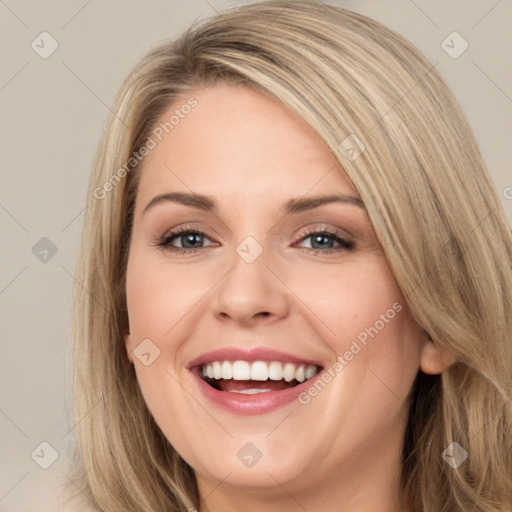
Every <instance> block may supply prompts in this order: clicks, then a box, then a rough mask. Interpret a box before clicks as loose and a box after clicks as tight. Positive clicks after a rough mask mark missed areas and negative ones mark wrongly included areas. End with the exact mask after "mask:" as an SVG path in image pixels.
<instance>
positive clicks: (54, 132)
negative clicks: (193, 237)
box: [0, 0, 512, 512]
mask: <svg viewBox="0 0 512 512" xmlns="http://www.w3.org/2000/svg"><path fill="white" fill-rule="evenodd" d="M240 3H242V2H239V1H231V2H226V1H221V0H208V1H206V0H187V1H177V0H167V1H146V2H143V1H123V2H121V1H119V0H118V1H100V0H92V1H91V0H90V1H80V2H75V1H60V2H59V1H51V2H49V1H47V2H41V1H39V2H36V1H32V2H30V1H19V0H18V1H16V0H6V1H3V0H0V16H1V20H0V33H1V34H2V35H1V38H2V44H1V46H0V54H1V61H2V63H3V65H2V68H1V74H0V106H1V119H2V123H1V126H2V132H1V139H0V140H1V144H2V150H1V152H0V158H1V183H0V226H1V230H2V231H1V233H2V240H3V241H4V242H3V249H2V252H1V263H0V268H1V274H0V315H1V317H0V325H1V328H2V337H1V347H2V353H1V357H0V439H1V444H0V461H1V462H0V464H1V467H0V511H8V512H21V511H23V512H32V511H33V512H36V511H37V512H46V511H53V510H56V506H55V505H54V504H52V499H53V496H54V495H55V492H56V489H57V488H58V486H59V485H60V484H61V483H63V482H65V481H66V479H67V478H68V477H67V473H68V471H67V463H68V460H69V453H70V447H71V446H72V443H73V442H74V437H73V436H74V430H73V426H74V425H73V424H72V422H71V420H70V419H69V411H70V389H71V368H70V357H71V338H70V319H71V296H72V295H71V293H72V286H73V284H74V281H75V279H74V266H75V261H76V257H77V254H78V248H79V235H80V230H81V223H82V220H83V211H84V204H85V203H84V199H85V194H86V187H87V184H88V179H89V173H90V169H91V165H92V161H93V156H94V153H95V151H96V147H97V144H98V142H99V139H100V135H101V132H102V129H103V126H104V123H105V121H106V119H107V116H108V114H109V106H110V105H111V104H112V102H113V99H114V96H115V94H116V92H117V90H118V88H119V86H120V85H121V81H122V79H123V78H124V77H125V75H126V74H127V73H128V71H129V70H130V68H131V67H132V66H133V65H134V64H135V62H136V61H137V60H138V59H139V58H140V57H141V56H142V55H143V54H144V53H145V52H146V51H147V50H148V49H149V48H150V47H151V46H153V45H154V44H155V43H156V42H158V41H159V40H161V39H164V38H168V37H175V36H176V35H178V34H179V33H180V32H181V31H182V30H183V29H185V28H186V27H187V26H188V25H189V24H191V23H192V22H193V21H195V20H198V19H202V18H204V17H207V16H210V15H212V14H215V11H220V10H222V9H223V8H224V7H226V6H230V5H236V4H240ZM329 3H333V4H339V5H344V6H347V7H349V8H352V9H354V10H356V11H359V12H361V13H363V14H366V15H368V16H370V17H373V18H374V19H376V20H378V21H380V22H382V23H384V24H385V25H387V26H389V27H390V28H393V29H395V30H396V31H398V32H399V33H401V34H402V35H404V36H405V37H406V38H408V39H409V40H410V41H411V42H413V43H414V44H415V45H416V46H417V47H418V48H419V49H420V50H421V51H423V52H424V53H425V55H426V56H427V57H428V58H429V59H430V61H431V62H432V63H437V69H438V71H439V72H440V73H441V75H442V76H443V77H444V79H445V80H446V81H447V83H448V85H449V86H450V87H451V88H452V90H453V91H454V93H455V96H456V97H457V98H458V100H459V102H460V104H461V105H462V108H463V109H464V111H465V113H466V115H467V117H468V119H469V122H470V124H471V126H472V128H473V130H474V132H475V134H476V137H477V139H478V142H479V144H480V148H481V150H482V152H483V155H484V158H485V160H486V162H487V165H488V167H489V169H490V171H491V174H492V178H493V181H494V184H495V187H496V190H497V191H498V193H499V194H500V197H501V201H502V204H503V207H504V208H505V210H506V213H507V218H508V220H509V223H510V224H512V189H511V188H508V187H512V173H511V172H510V162H511V161H512V147H511V146H512V144H511V140H512V139H511V135H512V66H511V57H510V55H511V51H512V33H511V31H510V28H509V27H510V23H511V20H512V1H511V0H499V1H498V0H478V1H477V0H473V1H471V0H459V1H454V0H452V1H450V0H448V1H446V0H445V1H441V0H437V1H434V0H425V1H421V0H414V1H412V0H394V1H393V0H387V1H382V0H381V1H378V0H352V1H343V2H342V1H340V2H335V1H331V2H329ZM43 31H46V32H48V33H50V34H51V36H52V37H53V38H54V39H55V40H56V41H57V42H58V45H59V46H58V49H57V50H56V51H55V52H54V53H53V54H52V55H51V56H49V57H48V58H47V59H43V58H41V57H40V56H39V54H38V53H36V51H34V50H33V49H32V47H31V44H32V41H34V40H35V41H36V43H37V42H38V41H39V44H40V45H42V44H41V43H40V38H38V36H39V34H41V32H43ZM453 31H457V32H459V33H460V34H461V36H462V37H463V38H464V39H465V40H466V41H467V42H468V44H469V48H468V49H467V50H466V51H465V52H464V53H463V54H462V55H460V57H458V58H456V59H454V58H452V57H450V56H449V55H448V54H447V53H446V52H445V51H444V49H443V48H442V46H441V43H442V41H443V40H445V39H446V37H447V36H448V35H449V34H451V33H452V32H453ZM48 41H49V40H46V43H44V44H45V48H46V49H48V47H49V42H48ZM454 44H455V43H454ZM457 44H458V43H457ZM506 196H508V199H507V197H506ZM44 237H46V238H47V239H49V240H50V241H51V244H53V245H54V246H55V248H56V250H57V252H56V253H55V254H54V255H52V252H51V250H50V252H48V254H46V255H45V254H44V252H41V251H42V250H44V249H45V248H46V249H48V247H50V246H51V244H49V242H48V241H47V240H43V241H40V240H41V239H42V238H44ZM36 244H39V245H36ZM34 246H36V249H34V250H33V247H34ZM54 250H55V249H54ZM34 252H35V254H34ZM41 258H42V259H43V260H44V258H46V261H41ZM41 442H47V443H49V444H50V445H51V446H52V447H53V449H54V450H55V451H56V452H57V453H58V458H57V459H56V460H55V462H54V463H53V464H52V465H51V466H50V467H48V469H43V468H42V467H40V465H41V464H42V465H45V464H48V463H49V462H51V458H52V451H51V449H50V448H48V446H46V445H43V446H42V447H40V443H41ZM34 450H35V452H34ZM31 454H33V455H32V456H31Z"/></svg>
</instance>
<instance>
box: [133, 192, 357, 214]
mask: <svg viewBox="0 0 512 512" xmlns="http://www.w3.org/2000/svg"><path fill="white" fill-rule="evenodd" d="M168 201H170V202H173V203H179V204H183V205H185V206H190V207H192V208H198V209H199V210H204V211H211V212H215V211H216V209H217V204H216V202H215V200H214V199H213V198H212V197H208V196H205V195H202V194H187V193H184V192H170V193H168V194H160V195H157V196H155V197H153V199H151V201H150V202H149V203H148V204H147V205H146V207H145V208H144V210H143V211H142V215H144V214H145V213H146V212H147V211H148V210H150V209H151V208H153V207H154V206H156V205H157V204H160V203H164V202H168ZM329 203H344V204H351V205H354V206H358V207H359V208H362V209H363V210H364V209H365V207H364V204H363V202H362V201H361V199H359V198H358V197H355V196H347V195H344V194H331V195H328V196H310V197H297V198H294V199H289V200H288V201H287V202H286V203H285V204H284V206H283V209H282V210H283V213H284V214H289V213H300V212H304V211H306V210H312V209H313V208H318V207H320V206H322V205H324V204H329Z"/></svg>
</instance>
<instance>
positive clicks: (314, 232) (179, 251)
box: [155, 228, 355, 255]
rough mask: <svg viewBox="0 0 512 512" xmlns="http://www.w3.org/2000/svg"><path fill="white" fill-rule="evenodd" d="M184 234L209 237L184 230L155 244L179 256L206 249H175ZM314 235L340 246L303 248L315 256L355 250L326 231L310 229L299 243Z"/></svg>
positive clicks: (336, 235) (174, 232)
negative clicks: (323, 237) (175, 243)
mask: <svg viewBox="0 0 512 512" xmlns="http://www.w3.org/2000/svg"><path fill="white" fill-rule="evenodd" d="M184 234H191V235H201V236H204V237H206V238H208V235H206V234H205V233H203V232H202V231H198V230H196V229H190V228H183V229H179V230H176V231H171V232H170V233H166V234H165V235H164V236H162V237H161V238H159V239H158V240H157V243H156V244H155V245H156V246H157V247H160V248H161V249H162V250H167V251H171V252H173V253H175V254H177V255H184V254H192V253H195V252H197V251H200V250H201V249H205V248H206V247H196V248H191V249H190V248H184V247H174V246H172V245H170V244H171V242H173V241H174V240H175V239H176V238H179V237H180V236H182V235H184ZM312 235H323V236H326V237H329V238H333V239H334V241H335V242H338V243H339V244H340V247H337V248H330V249H327V250H325V249H313V248H309V247H302V249H305V250H306V251H308V252H312V253H313V254H318V253H323V254H326V253H327V254H330V253H332V252H340V251H352V250H353V249H355V244H353V243H352V242H349V241H348V240H346V239H345V238H343V237H342V236H341V233H338V232H333V231H328V230H324V229H320V230H319V229H318V228H316V229H309V230H307V231H305V232H303V233H301V235H300V238H299V242H302V241H304V240H305V239H307V238H309V237H311V236H312Z"/></svg>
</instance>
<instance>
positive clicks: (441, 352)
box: [420, 335, 456, 375]
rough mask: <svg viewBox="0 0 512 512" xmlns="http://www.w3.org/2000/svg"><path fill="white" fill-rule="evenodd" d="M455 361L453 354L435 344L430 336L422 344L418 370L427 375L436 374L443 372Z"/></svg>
mask: <svg viewBox="0 0 512 512" xmlns="http://www.w3.org/2000/svg"><path fill="white" fill-rule="evenodd" d="M455 362H456V358H455V356H454V355H453V354H451V353H450V352H448V351H447V350H445V349H443V348H441V347H439V346H438V345H436V344H435V343H434V342H433V341H432V338H431V337H430V336H428V335H427V340H426V342H425V344H424V345H423V349H422V351H421V358H420V370H421V371H422V372H423V373H428V374H429V375H437V374H439V373H442V372H444V370H446V369H447V368H448V367H449V366H451V365H452V364H453V363H455Z"/></svg>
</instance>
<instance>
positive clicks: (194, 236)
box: [182, 233, 202, 249]
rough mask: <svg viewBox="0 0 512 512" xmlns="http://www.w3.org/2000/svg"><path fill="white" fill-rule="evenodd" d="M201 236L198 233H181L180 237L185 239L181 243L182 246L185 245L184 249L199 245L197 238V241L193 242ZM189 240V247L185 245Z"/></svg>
mask: <svg viewBox="0 0 512 512" xmlns="http://www.w3.org/2000/svg"><path fill="white" fill-rule="evenodd" d="M201 236H202V235H200V234H198V233H189V234H188V235H182V239H184V240H186V242H185V244H183V247H185V248H186V249H194V248H195V247H196V246H197V245H199V246H201V240H199V243H195V242H197V238H198V237H199V238H200V237H201ZM194 239H195V240H194ZM189 242H190V243H191V244H192V246H191V247H188V246H187V244H188V243H189Z"/></svg>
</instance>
